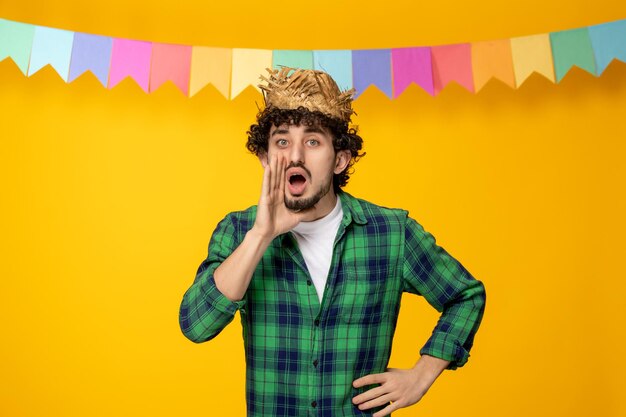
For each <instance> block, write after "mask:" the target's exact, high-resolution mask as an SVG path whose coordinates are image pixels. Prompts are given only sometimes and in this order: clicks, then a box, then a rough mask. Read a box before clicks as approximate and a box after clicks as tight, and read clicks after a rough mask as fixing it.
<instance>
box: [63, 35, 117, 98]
mask: <svg viewBox="0 0 626 417" xmlns="http://www.w3.org/2000/svg"><path fill="white" fill-rule="evenodd" d="M112 49H113V38H109V37H106V36H97V35H89V34H86V33H78V32H77V33H75V34H74V45H73V47H72V62H71V64H70V77H69V81H70V82H71V81H74V80H75V79H76V78H78V77H79V76H80V75H81V74H82V73H84V72H85V71H88V70H89V71H91V72H92V73H93V74H94V75H95V76H96V78H98V80H99V81H100V82H101V83H102V85H103V86H105V87H106V86H107V83H108V80H109V67H110V65H111V51H112Z"/></svg>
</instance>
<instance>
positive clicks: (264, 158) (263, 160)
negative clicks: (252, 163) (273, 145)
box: [257, 152, 268, 169]
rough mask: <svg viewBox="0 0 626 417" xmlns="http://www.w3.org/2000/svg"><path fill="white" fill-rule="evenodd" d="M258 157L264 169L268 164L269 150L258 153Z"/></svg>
mask: <svg viewBox="0 0 626 417" xmlns="http://www.w3.org/2000/svg"><path fill="white" fill-rule="evenodd" d="M257 158H259V161H260V162H261V165H263V169H265V167H266V166H267V164H268V156H267V152H260V153H259V154H258V155H257Z"/></svg>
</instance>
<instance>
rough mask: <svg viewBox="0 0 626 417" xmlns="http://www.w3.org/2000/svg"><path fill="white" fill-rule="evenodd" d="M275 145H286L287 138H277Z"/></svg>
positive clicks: (281, 146) (282, 146)
mask: <svg viewBox="0 0 626 417" xmlns="http://www.w3.org/2000/svg"><path fill="white" fill-rule="evenodd" d="M276 145H277V146H278V147H280V148H284V147H285V146H287V139H277V140H276Z"/></svg>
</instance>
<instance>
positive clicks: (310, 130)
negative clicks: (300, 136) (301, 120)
mask: <svg viewBox="0 0 626 417" xmlns="http://www.w3.org/2000/svg"><path fill="white" fill-rule="evenodd" d="M304 133H320V134H322V135H325V134H326V132H325V131H324V130H322V129H321V128H319V127H317V126H308V127H307V128H306V129H304Z"/></svg>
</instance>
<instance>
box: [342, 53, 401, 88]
mask: <svg viewBox="0 0 626 417" xmlns="http://www.w3.org/2000/svg"><path fill="white" fill-rule="evenodd" d="M352 71H353V74H352V77H353V79H354V88H355V89H356V94H355V98H356V97H358V96H359V95H360V94H361V93H362V92H363V91H365V89H366V88H367V87H368V86H369V85H371V84H374V85H375V86H376V87H378V88H379V89H380V90H381V91H382V92H383V93H385V94H387V97H389V98H391V94H392V92H391V49H364V50H355V51H352Z"/></svg>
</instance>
